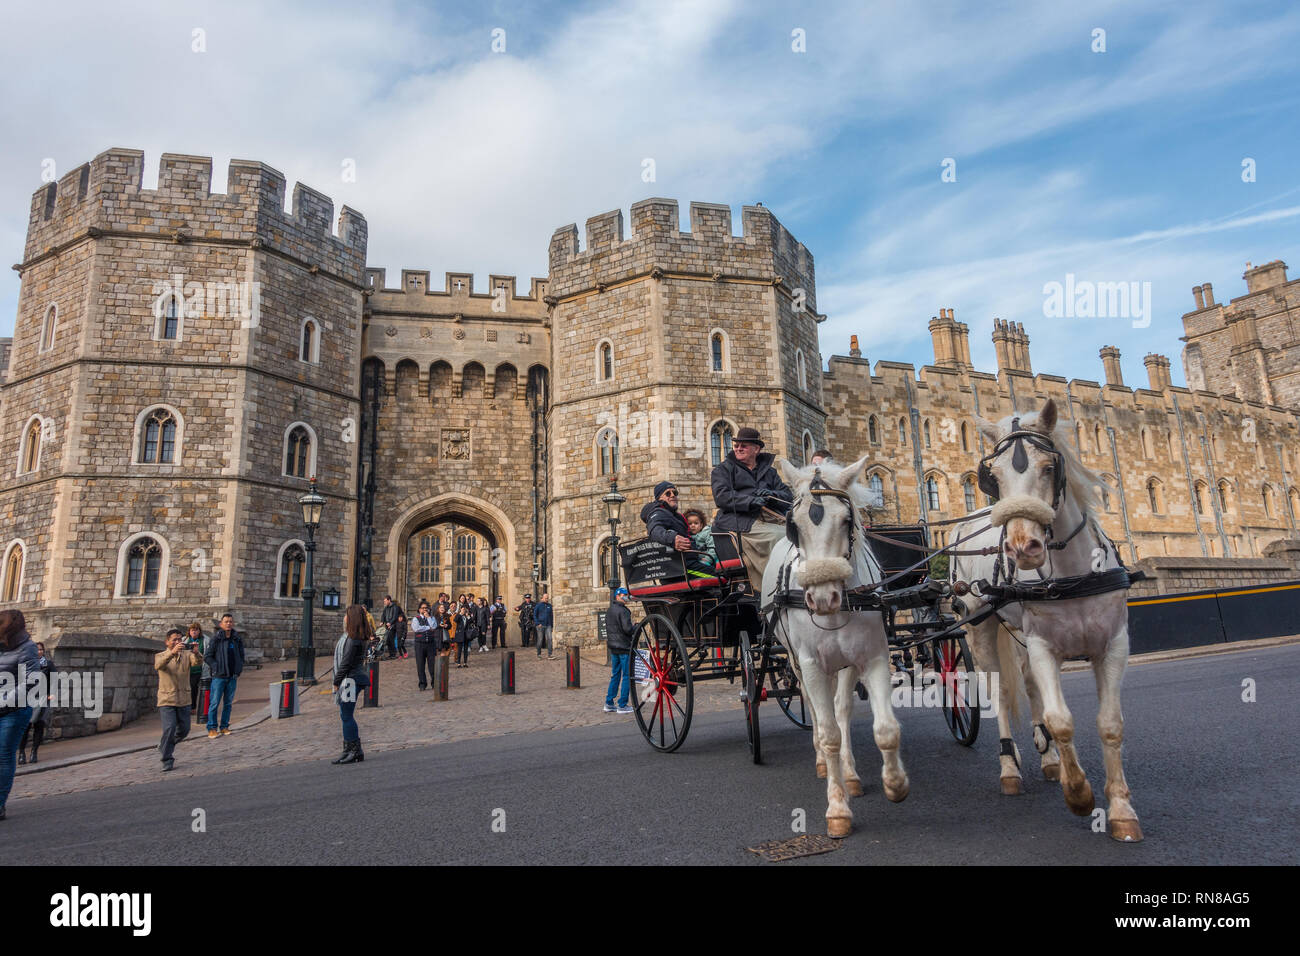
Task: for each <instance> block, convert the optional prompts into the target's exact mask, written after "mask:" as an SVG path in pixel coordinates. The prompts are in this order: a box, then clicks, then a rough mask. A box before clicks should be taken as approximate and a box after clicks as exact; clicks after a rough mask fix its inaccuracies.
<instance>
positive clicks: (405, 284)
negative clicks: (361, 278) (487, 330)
mask: <svg viewBox="0 0 1300 956" xmlns="http://www.w3.org/2000/svg"><path fill="white" fill-rule="evenodd" d="M401 275H402V278H401V281H400V283H399V284H398V285H397V287H396V288H390V287H389V286H388V284H387V276H388V270H387V269H376V268H371V269H367V270H366V285H367V286H368V287H369V288H371V289H373V290H374V291H375V292H376V293H382V294H383V295H384V296H385V297H388V296H404V297H436V298H444V299H463V300H466V301H469V300H486V301H487V302H489V303H490V302H491V301H492V300H495V299H497V298H498V297H499V290H502V289H504V290H505V298H506V300H507V301H508V302H510V301H514V302H541V301H542V299H543V298H545V296H546V288H547V285H548V284H549V283H548V280H546V279H541V278H537V277H536V276H534V277H533V278H532V279H531V280H529V289H528V294H527V295H520V294H519V291H518V284H519V280H518V279H517V278H516V277H515V276H509V275H497V274H496V273H492V274H491V275H489V276H488V291H487V292H475V291H474V274H473V273H472V272H447V273H444V276H445V281H444V285H443V288H442V289H435V288H434V287H433V282H432V276H433V273H432V272H430V271H429V270H427V269H403V270H402V271H401ZM410 307H412V308H417V309H419V310H421V311H426V310H427V309H428V308H429V306H428V305H412V306H410ZM443 307H447V306H435V308H443Z"/></svg>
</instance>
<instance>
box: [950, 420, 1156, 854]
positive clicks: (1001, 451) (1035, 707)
mask: <svg viewBox="0 0 1300 956" xmlns="http://www.w3.org/2000/svg"><path fill="white" fill-rule="evenodd" d="M976 422H977V423H978V426H979V429H980V432H981V434H983V435H984V437H985V438H986V439H987V440H988V441H989V442H990V443H991V445H992V448H993V451H992V453H991V454H990V455H988V456H987V457H986V458H985V459H984V462H983V464H984V466H985V469H986V470H987V475H986V477H985V479H984V482H985V483H986V484H988V483H990V482H991V484H990V485H989V486H990V487H991V488H992V490H993V491H995V492H996V494H995V495H994V497H996V498H997V499H998V500H997V503H996V504H995V505H994V507H993V510H992V512H991V513H990V514H989V515H988V516H987V517H977V518H973V519H971V520H970V521H966V522H963V523H961V524H959V525H957V526H956V527H955V529H954V534H953V541H952V545H953V547H954V550H955V551H956V552H964V551H970V550H977V549H979V548H982V547H990V546H992V547H994V548H995V549H996V553H994V554H989V555H969V554H961V553H955V554H954V556H953V558H952V561H951V562H950V578H951V580H952V581H953V582H954V584H955V583H956V582H959V581H964V582H966V583H968V584H969V583H970V582H972V581H977V580H984V581H990V582H992V581H994V578H995V573H996V574H997V575H998V577H999V580H1000V582H1001V583H1007V582H1008V577H1009V578H1010V579H1011V580H1013V581H1015V582H1018V583H1029V584H1033V583H1038V582H1041V581H1042V580H1044V579H1062V578H1068V577H1073V576H1076V575H1086V574H1089V573H1093V572H1101V571H1106V570H1110V569H1114V568H1118V567H1121V566H1122V562H1121V561H1120V558H1119V554H1118V552H1117V551H1116V550H1115V546H1114V544H1113V543H1112V542H1111V541H1110V539H1108V538H1107V537H1106V535H1105V534H1104V532H1102V530H1101V526H1100V525H1099V524H1098V523H1097V521H1096V518H1095V517H1094V515H1095V513H1096V500H1095V492H1094V488H1095V487H1096V486H1097V485H1098V484H1099V483H1100V479H1099V478H1098V477H1097V475H1095V474H1094V473H1093V472H1091V471H1089V470H1088V469H1087V468H1085V467H1084V466H1083V464H1082V463H1081V462H1080V461H1079V459H1078V458H1077V457H1076V456H1075V454H1074V452H1073V451H1072V449H1071V447H1070V443H1069V440H1068V439H1067V438H1066V437H1065V436H1064V434H1063V433H1060V432H1058V431H1057V429H1056V425H1057V411H1056V404H1055V402H1053V401H1052V400H1051V399H1048V400H1047V401H1046V402H1045V403H1044V404H1043V407H1042V408H1041V409H1040V410H1039V411H1038V412H1037V413H1036V414H1030V415H1026V416H1023V417H1022V416H1008V417H1007V418H1004V419H1003V420H1002V421H1001V422H999V423H998V424H996V425H995V424H993V423H992V422H988V421H985V420H984V419H982V418H978V417H977V418H976ZM983 470H984V469H982V471H983ZM990 525H991V527H990ZM961 600H962V603H963V604H964V606H965V608H966V611H967V613H975V612H977V611H978V610H980V609H982V608H985V607H988V606H989V605H990V603H991V601H990V599H988V598H981V597H980V596H979V595H977V594H975V593H973V592H972V593H971V594H969V595H967V596H964V597H962V598H961ZM968 629H969V631H970V633H971V639H972V643H973V645H974V649H975V657H976V660H977V662H978V665H979V666H980V667H981V668H983V669H985V670H988V671H992V672H995V673H997V674H998V678H999V679H998V688H999V703H1000V706H999V708H998V731H999V736H1000V737H1001V738H1002V745H1001V753H1000V755H999V762H1000V764H1001V782H1002V792H1003V793H1005V794H1018V793H1020V789H1021V788H1020V784H1021V777H1020V752H1019V749H1018V748H1016V746H1015V744H1014V742H1012V741H1011V722H1012V720H1013V718H1015V716H1016V712H1017V708H1018V704H1019V698H1020V693H1021V691H1022V688H1023V691H1024V692H1025V693H1026V694H1027V695H1028V697H1029V701H1030V705H1031V710H1032V720H1033V723H1034V727H1033V730H1034V742H1035V746H1036V748H1037V749H1038V751H1039V753H1040V754H1042V755H1043V775H1044V776H1045V777H1046V778H1047V779H1049V780H1054V779H1057V778H1058V776H1059V777H1060V779H1061V783H1062V789H1063V791H1064V794H1065V802H1066V805H1067V806H1068V807H1069V808H1070V809H1071V810H1072V811H1073V812H1074V813H1076V814H1079V815H1080V816H1087V815H1088V814H1090V813H1091V812H1092V810H1093V807H1094V801H1093V794H1092V787H1091V786H1090V785H1089V784H1088V778H1087V776H1086V775H1085V774H1084V772H1083V768H1082V767H1081V766H1080V765H1079V758H1078V754H1077V752H1076V750H1075V746H1074V719H1073V717H1072V716H1071V714H1070V711H1069V709H1068V708H1067V707H1066V705H1065V698H1064V696H1063V695H1062V692H1061V663H1062V662H1063V661H1064V660H1065V659H1066V658H1069V657H1086V658H1087V659H1088V660H1090V661H1091V662H1092V667H1093V673H1094V676H1095V677H1096V681H1097V696H1098V699H1099V702H1100V706H1099V709H1098V713H1097V730H1098V732H1099V734H1100V736H1101V742H1102V748H1103V751H1104V754H1105V762H1106V798H1107V800H1108V801H1109V807H1108V814H1107V815H1108V819H1109V825H1110V834H1111V836H1112V837H1114V838H1115V839H1117V840H1122V841H1124V842H1136V841H1138V840H1141V839H1142V828H1141V827H1140V826H1139V825H1138V818H1137V813H1136V811H1134V809H1133V805H1132V803H1131V802H1130V794H1129V788H1128V783H1127V781H1126V780H1125V779H1124V764H1123V755H1122V747H1123V741H1124V716H1123V714H1122V712H1121V710H1120V686H1121V684H1122V683H1123V680H1124V669H1125V666H1126V665H1127V663H1128V654H1129V638H1128V605H1127V592H1126V591H1124V590H1113V591H1109V592H1106V593H1100V594H1092V595H1090V596H1085V597H1077V598H1067V599H1062V600H1048V601H1027V602H1025V603H1015V604H1008V605H1005V606H1003V607H1001V608H999V609H998V611H997V614H996V615H995V616H991V617H989V618H987V619H985V620H984V621H983V622H982V623H980V624H974V625H968ZM1022 678H1023V679H1022ZM1058 751H1059V755H1058Z"/></svg>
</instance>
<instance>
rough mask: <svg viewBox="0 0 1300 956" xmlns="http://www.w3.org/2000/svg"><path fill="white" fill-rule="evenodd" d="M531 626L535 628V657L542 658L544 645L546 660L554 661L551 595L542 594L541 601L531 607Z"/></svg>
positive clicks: (553, 622)
mask: <svg viewBox="0 0 1300 956" xmlns="http://www.w3.org/2000/svg"><path fill="white" fill-rule="evenodd" d="M533 625H534V626H535V627H536V628H537V656H538V657H541V656H542V645H543V644H545V645H546V659H547V660H548V661H549V660H554V659H555V643H554V641H553V640H552V638H551V632H552V630H553V629H554V627H555V611H554V609H553V608H552V607H551V595H550V594H549V593H547V592H546V591H543V592H542V599H541V600H540V601H538V602H537V603H536V604H534V605H533Z"/></svg>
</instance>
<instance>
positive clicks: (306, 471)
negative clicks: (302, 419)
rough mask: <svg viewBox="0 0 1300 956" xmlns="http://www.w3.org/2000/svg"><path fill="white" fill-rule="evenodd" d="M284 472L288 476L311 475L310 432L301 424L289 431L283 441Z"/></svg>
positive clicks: (307, 476)
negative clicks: (286, 438)
mask: <svg viewBox="0 0 1300 956" xmlns="http://www.w3.org/2000/svg"><path fill="white" fill-rule="evenodd" d="M284 473H285V475H286V476H288V477H289V478H309V477H311V433H310V432H309V431H307V429H306V427H305V426H303V425H298V426H297V427H296V428H294V429H293V431H291V432H289V437H288V440H287V441H286V442H285V453H284Z"/></svg>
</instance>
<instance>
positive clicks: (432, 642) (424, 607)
mask: <svg viewBox="0 0 1300 956" xmlns="http://www.w3.org/2000/svg"><path fill="white" fill-rule="evenodd" d="M411 630H412V631H414V632H415V676H416V677H417V678H418V679H419V682H420V690H424V689H425V688H427V687H428V684H427V683H426V682H425V676H424V665H425V662H426V661H427V662H428V665H429V677H428V680H429V681H432V680H433V656H434V655H435V654H437V653H438V644H437V641H438V633H437V620H436V619H435V618H434V617H433V615H431V614H430V613H429V602H428V601H421V602H420V607H419V608H418V610H417V613H416V615H415V617H413V618H411Z"/></svg>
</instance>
